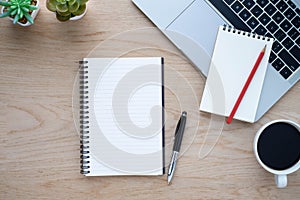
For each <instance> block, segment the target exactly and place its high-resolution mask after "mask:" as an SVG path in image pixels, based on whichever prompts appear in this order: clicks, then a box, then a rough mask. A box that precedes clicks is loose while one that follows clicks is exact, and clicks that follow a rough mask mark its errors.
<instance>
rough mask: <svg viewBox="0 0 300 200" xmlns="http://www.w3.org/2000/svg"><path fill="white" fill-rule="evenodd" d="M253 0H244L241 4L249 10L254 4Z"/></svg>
mask: <svg viewBox="0 0 300 200" xmlns="http://www.w3.org/2000/svg"><path fill="white" fill-rule="evenodd" d="M254 4H255V3H254V1H253V0H245V1H244V2H243V5H244V6H245V7H246V8H248V9H249V10H250V9H251V8H252V7H253V6H254Z"/></svg>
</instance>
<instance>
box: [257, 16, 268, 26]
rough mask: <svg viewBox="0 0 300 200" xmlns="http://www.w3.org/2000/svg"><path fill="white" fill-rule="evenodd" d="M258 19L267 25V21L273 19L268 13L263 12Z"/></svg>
mask: <svg viewBox="0 0 300 200" xmlns="http://www.w3.org/2000/svg"><path fill="white" fill-rule="evenodd" d="M258 20H259V21H260V22H261V23H262V24H263V25H266V24H267V23H269V21H270V20H271V18H270V17H269V16H268V15H267V14H266V13H264V14H262V15H261V16H260V17H259V18H258Z"/></svg>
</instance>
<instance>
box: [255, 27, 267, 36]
mask: <svg viewBox="0 0 300 200" xmlns="http://www.w3.org/2000/svg"><path fill="white" fill-rule="evenodd" d="M254 32H255V33H256V34H258V35H265V34H266V32H267V30H266V29H265V28H264V27H263V26H262V25H259V26H258V27H257V28H256V29H255V30H254Z"/></svg>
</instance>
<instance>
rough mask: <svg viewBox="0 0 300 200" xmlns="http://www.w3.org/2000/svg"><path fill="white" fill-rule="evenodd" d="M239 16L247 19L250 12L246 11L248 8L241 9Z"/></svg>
mask: <svg viewBox="0 0 300 200" xmlns="http://www.w3.org/2000/svg"><path fill="white" fill-rule="evenodd" d="M239 16H240V17H241V18H242V19H243V20H244V21H247V20H248V19H249V18H250V16H251V13H249V12H248V10H246V9H244V10H242V12H240V14H239Z"/></svg>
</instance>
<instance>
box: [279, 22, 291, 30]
mask: <svg viewBox="0 0 300 200" xmlns="http://www.w3.org/2000/svg"><path fill="white" fill-rule="evenodd" d="M280 27H281V28H282V29H283V30H284V31H285V32H287V31H288V30H290V28H291V27H292V24H291V23H290V22H289V21H288V20H286V19H285V20H284V21H283V22H282V23H281V24H280Z"/></svg>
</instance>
